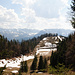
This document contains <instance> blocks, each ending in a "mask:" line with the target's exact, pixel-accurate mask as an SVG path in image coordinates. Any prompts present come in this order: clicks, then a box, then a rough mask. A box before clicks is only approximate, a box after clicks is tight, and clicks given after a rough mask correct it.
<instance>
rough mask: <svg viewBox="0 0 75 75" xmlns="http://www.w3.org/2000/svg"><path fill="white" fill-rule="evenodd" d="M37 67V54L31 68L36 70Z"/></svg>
mask: <svg viewBox="0 0 75 75" xmlns="http://www.w3.org/2000/svg"><path fill="white" fill-rule="evenodd" d="M36 68H37V56H36V55H35V58H34V60H33V62H32V65H31V70H36Z"/></svg>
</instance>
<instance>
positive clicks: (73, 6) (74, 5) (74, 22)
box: [71, 0, 75, 28]
mask: <svg viewBox="0 0 75 75" xmlns="http://www.w3.org/2000/svg"><path fill="white" fill-rule="evenodd" d="M71 9H72V20H71V23H72V26H73V28H75V0H72V4H71Z"/></svg>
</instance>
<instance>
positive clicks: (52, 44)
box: [35, 36, 65, 55]
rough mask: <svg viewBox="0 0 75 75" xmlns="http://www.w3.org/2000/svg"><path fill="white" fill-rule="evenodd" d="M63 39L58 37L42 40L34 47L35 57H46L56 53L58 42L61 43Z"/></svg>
mask: <svg viewBox="0 0 75 75" xmlns="http://www.w3.org/2000/svg"><path fill="white" fill-rule="evenodd" d="M63 39H65V38H64V37H60V36H54V37H45V38H43V39H42V40H41V41H40V43H39V44H38V45H37V46H36V47H35V50H36V55H38V54H39V55H48V53H49V52H51V51H56V50H57V45H58V43H59V41H62V40H63Z"/></svg>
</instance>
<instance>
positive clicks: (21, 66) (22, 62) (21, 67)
mask: <svg viewBox="0 0 75 75" xmlns="http://www.w3.org/2000/svg"><path fill="white" fill-rule="evenodd" d="M20 70H21V72H23V62H21V68H20Z"/></svg>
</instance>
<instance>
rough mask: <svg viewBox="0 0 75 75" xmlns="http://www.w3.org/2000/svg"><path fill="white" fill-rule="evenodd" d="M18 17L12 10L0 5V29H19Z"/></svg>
mask: <svg viewBox="0 0 75 75" xmlns="http://www.w3.org/2000/svg"><path fill="white" fill-rule="evenodd" d="M21 21H22V20H21V19H19V17H18V15H17V14H16V13H15V12H14V10H13V9H7V8H5V7H3V6H1V5H0V27H1V28H16V27H17V28H18V27H20V26H21V25H20V22H21Z"/></svg>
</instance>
